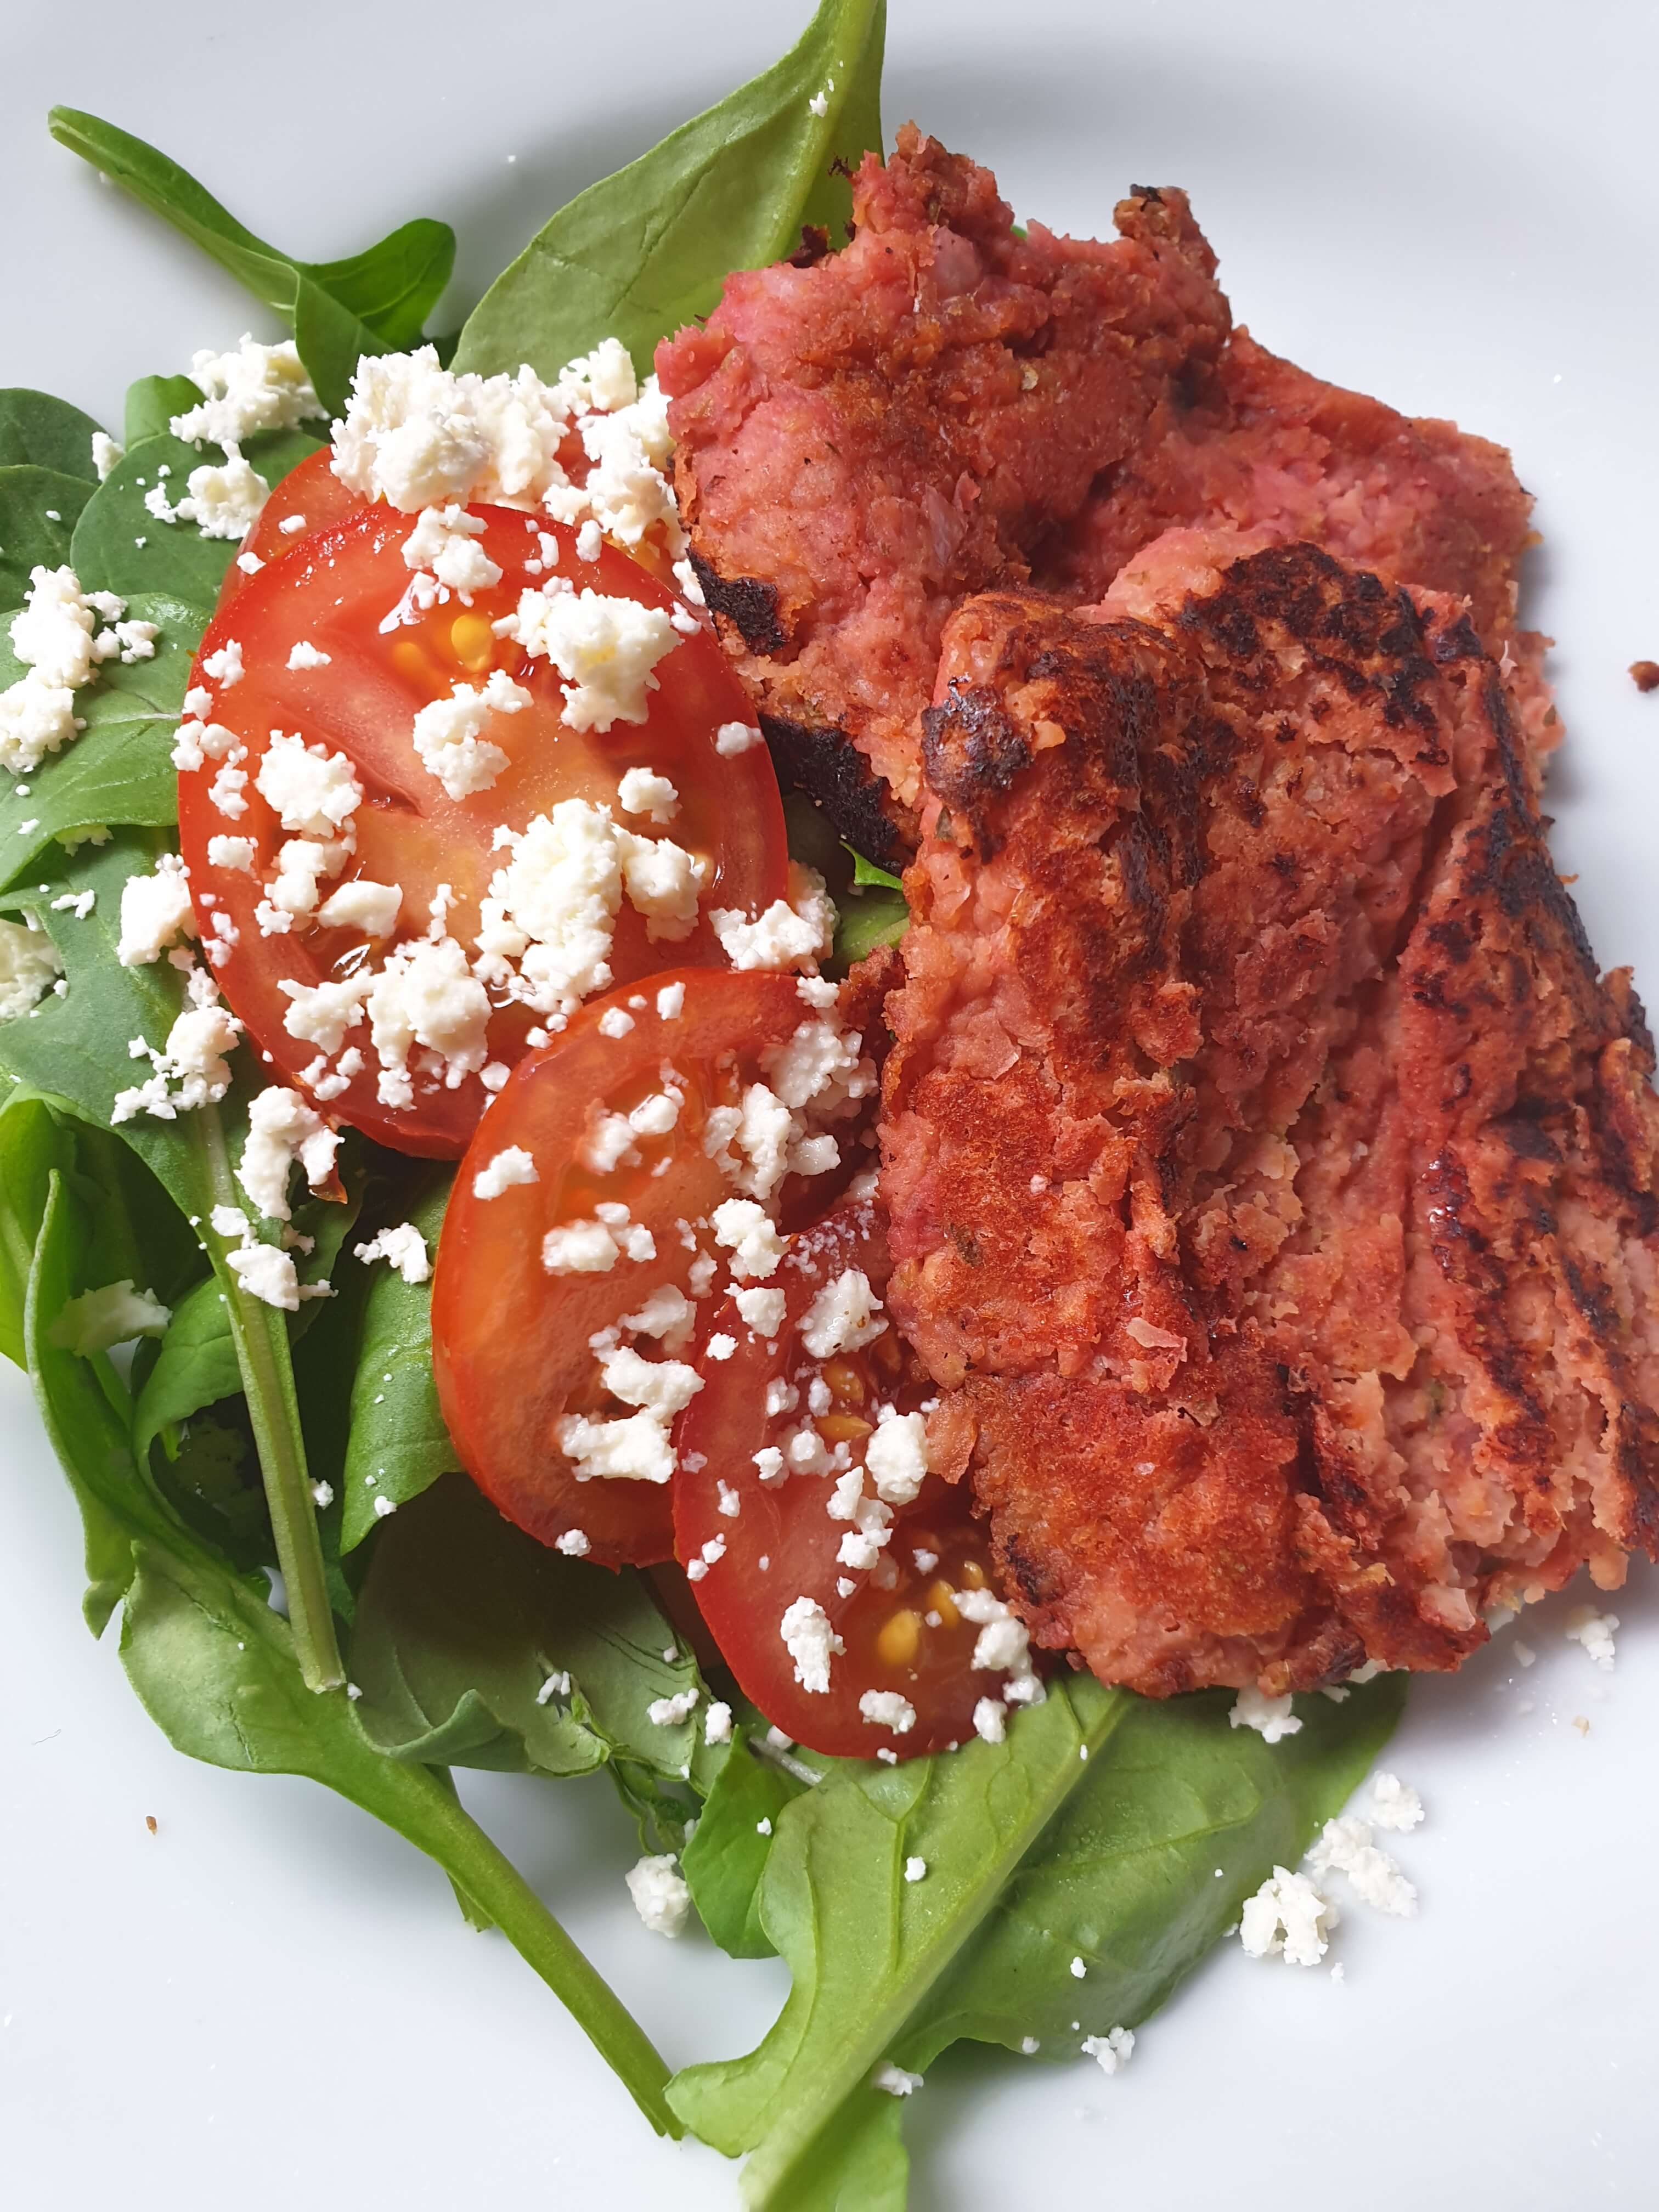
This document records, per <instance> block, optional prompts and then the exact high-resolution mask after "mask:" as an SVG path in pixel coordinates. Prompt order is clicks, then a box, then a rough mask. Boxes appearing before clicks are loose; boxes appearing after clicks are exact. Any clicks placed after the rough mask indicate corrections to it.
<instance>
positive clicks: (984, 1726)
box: [974, 1698, 1008, 1743]
mask: <svg viewBox="0 0 1659 2212" xmlns="http://www.w3.org/2000/svg"><path fill="white" fill-rule="evenodd" d="M1007 1733H1008V1725H1007V1708H1006V1706H1005V1705H1004V1704H1003V1702H1002V1700H1001V1699H1000V1698H981V1699H980V1701H979V1703H978V1704H977V1705H975V1707H974V1734H975V1735H976V1736H978V1737H979V1738H980V1739H981V1741H982V1742H985V1743H1000V1742H1001V1741H1002V1740H1003V1738H1004V1736H1006V1735H1007Z"/></svg>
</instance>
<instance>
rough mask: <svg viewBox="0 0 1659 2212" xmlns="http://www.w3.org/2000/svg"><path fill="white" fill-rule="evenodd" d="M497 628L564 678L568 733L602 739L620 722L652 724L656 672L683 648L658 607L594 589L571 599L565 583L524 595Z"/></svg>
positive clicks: (571, 595) (576, 593) (676, 633)
mask: <svg viewBox="0 0 1659 2212" xmlns="http://www.w3.org/2000/svg"><path fill="white" fill-rule="evenodd" d="M495 628H496V629H497V630H498V631H499V632H500V634H501V635H502V636H503V637H510V638H513V639H514V640H516V641H517V642H518V643H519V644H520V646H522V647H523V648H524V650H525V651H526V653H529V654H531V655H532V658H541V659H547V660H550V661H551V662H552V664H553V665H554V666H555V667H556V669H557V670H558V671H559V674H560V675H561V676H562V678H564V683H565V700H564V712H563V720H564V721H565V723H566V725H567V726H568V728H570V729H573V730H594V731H598V732H599V733H600V734H601V735H603V733H604V732H605V731H606V730H609V729H611V727H612V726H614V725H615V724H616V723H617V722H643V721H644V720H646V718H647V715H648V714H649V713H650V711H651V710H650V698H649V695H650V694H651V693H652V692H653V691H654V690H656V689H657V679H656V677H655V675H654V674H653V671H654V669H655V667H656V665H657V663H658V662H659V660H660V659H663V657H664V655H665V654H666V653H671V652H672V651H673V649H674V647H676V646H677V645H678V643H679V635H678V632H677V631H676V629H675V628H674V625H673V623H671V621H670V620H669V618H668V617H667V616H666V615H665V613H664V612H663V611H662V610H661V609H660V608H659V607H647V606H641V604H640V602H639V601H638V600H637V599H611V598H608V597H606V596H605V594H603V593H601V592H595V591H593V590H592V589H591V588H585V589H584V590H582V591H580V592H573V591H571V590H570V589H569V588H568V586H565V585H564V584H563V581H562V580H560V584H559V588H557V589H554V588H551V587H549V588H546V589H544V590H540V591H533V590H526V592H523V593H522V594H521V595H520V599H519V604H518V607H517V609H516V611H514V612H513V613H512V614H510V615H504V616H503V617H501V621H499V622H498V623H496V624H495Z"/></svg>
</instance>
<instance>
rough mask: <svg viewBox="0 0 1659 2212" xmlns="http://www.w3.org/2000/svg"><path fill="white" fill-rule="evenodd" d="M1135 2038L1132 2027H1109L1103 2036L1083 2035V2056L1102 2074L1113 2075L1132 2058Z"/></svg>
mask: <svg viewBox="0 0 1659 2212" xmlns="http://www.w3.org/2000/svg"><path fill="white" fill-rule="evenodd" d="M1134 2048H1135V2036H1134V2030H1133V2028H1132V2027H1109V2028H1108V2029H1107V2031H1106V2033H1105V2034H1104V2035H1085V2037H1084V2039H1083V2050H1084V2053H1085V2057H1090V2058H1092V2059H1093V2060H1094V2061H1095V2063H1097V2065H1098V2067H1099V2068H1100V2070H1101V2072H1102V2073H1103V2074H1115V2073H1116V2072H1117V2070H1118V2069H1119V2068H1120V2067H1121V2066H1127V2064H1128V2063H1129V2061H1130V2059H1131V2058H1132V2057H1133V2056H1134Z"/></svg>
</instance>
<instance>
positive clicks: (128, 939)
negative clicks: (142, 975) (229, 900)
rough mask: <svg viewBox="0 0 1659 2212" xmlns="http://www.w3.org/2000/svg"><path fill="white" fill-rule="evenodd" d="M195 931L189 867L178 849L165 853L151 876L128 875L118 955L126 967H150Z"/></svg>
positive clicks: (123, 894) (123, 893) (117, 949)
mask: <svg viewBox="0 0 1659 2212" xmlns="http://www.w3.org/2000/svg"><path fill="white" fill-rule="evenodd" d="M195 933H196V921H195V916H194V915H193V914H192V913H191V903H190V871H189V870H188V869H187V868H186V867H185V864H184V862H183V861H182V860H180V859H179V855H178V854H176V853H163V854H162V855H161V859H160V860H157V862H156V863H155V871H154V872H153V873H152V874H150V875H148V876H129V877H128V878H127V880H126V882H125V884H123V885H122V887H121V933H120V936H119V939H118V941H117V944H116V947H115V957H116V958H117V959H118V961H119V962H120V963H121V965H122V966H123V967H124V968H143V967H148V966H149V963H150V962H151V961H153V960H159V959H160V958H161V954H162V953H163V952H164V951H166V949H167V946H168V945H172V944H173V943H175V942H176V941H177V939H179V937H180V936H187V937H193V936H194V935H195Z"/></svg>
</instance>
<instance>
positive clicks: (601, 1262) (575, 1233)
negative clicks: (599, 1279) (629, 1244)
mask: <svg viewBox="0 0 1659 2212" xmlns="http://www.w3.org/2000/svg"><path fill="white" fill-rule="evenodd" d="M621 1257H622V1247H621V1245H620V1244H619V1243H617V1239H616V1238H615V1237H613V1236H612V1235H611V1231H610V1230H609V1228H607V1226H606V1225H605V1223H604V1222H603V1221H571V1222H567V1223H565V1224H564V1225H563V1226H562V1227H561V1228H558V1229H550V1230H549V1231H548V1232H547V1234H546V1236H545V1237H543V1239H542V1265H543V1267H545V1268H546V1270H547V1272H548V1273H549V1274H550V1275H602V1274H608V1273H610V1271H611V1268H612V1267H615V1266H616V1264H617V1261H618V1260H620V1259H621Z"/></svg>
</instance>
